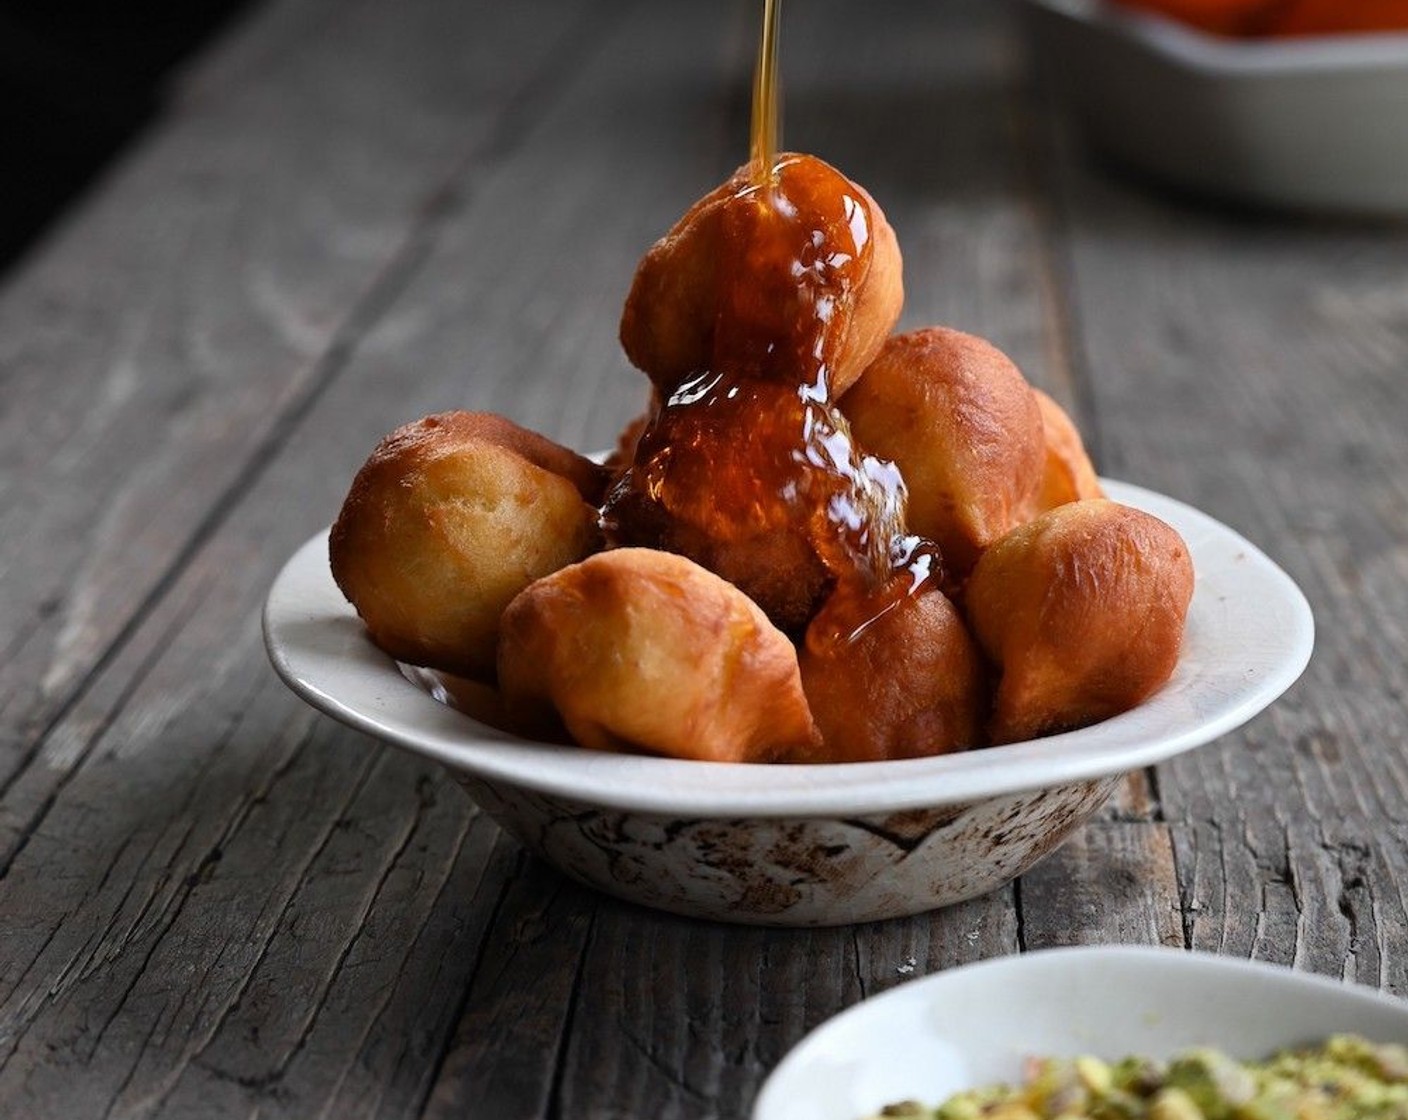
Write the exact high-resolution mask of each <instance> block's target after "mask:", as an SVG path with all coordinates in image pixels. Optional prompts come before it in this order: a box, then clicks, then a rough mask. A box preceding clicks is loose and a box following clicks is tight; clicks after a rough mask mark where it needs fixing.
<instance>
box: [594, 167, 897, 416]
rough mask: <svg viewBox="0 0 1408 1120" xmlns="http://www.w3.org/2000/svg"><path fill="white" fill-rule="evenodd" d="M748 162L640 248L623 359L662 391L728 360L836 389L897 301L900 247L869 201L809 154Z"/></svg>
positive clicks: (884, 330) (857, 366)
mask: <svg viewBox="0 0 1408 1120" xmlns="http://www.w3.org/2000/svg"><path fill="white" fill-rule="evenodd" d="M775 168H776V172H775V174H776V181H775V183H773V184H772V185H770V186H769V185H759V184H757V183H755V182H754V181H753V179H752V178H751V177H750V174H749V168H748V167H747V166H745V167H742V168H739V170H738V171H736V172H735V173H734V175H733V176H732V178H730V179H729V180H728V181H727V182H725V183H724V184H723V185H721V186H720V187H718V188H716V189H715V190H713V191H710V192H709V193H708V194H707V195H705V196H704V197H703V198H701V199H700V200H699V201H698V202H696V203H695V204H694V205H693V206H692V207H690V209H689V211H688V212H687V213H686V214H685V215H684V217H682V218H681V219H680V220H679V221H678V222H677V223H676V224H675V226H674V228H673V229H671V230H670V232H669V233H667V234H666V235H665V236H664V237H663V238H661V239H660V240H659V241H658V242H656V243H655V245H654V246H652V247H651V249H650V250H649V251H648V252H647V253H646V254H645V256H644V257H643V258H642V260H641V262H640V265H639V266H638V267H637V269H636V275H635V280H634V281H633V283H632V285H631V291H630V294H629V295H628V296H627V298H626V306H625V311H624V313H623V314H622V317H621V345H622V346H623V347H624V348H625V351H626V356H627V357H628V358H629V359H630V360H631V362H632V363H633V364H634V365H635V366H637V367H638V368H639V369H641V370H643V371H644V372H645V373H646V374H647V375H649V377H650V379H651V380H652V381H653V382H654V383H655V385H656V387H657V388H658V389H659V390H660V392H661V394H662V395H663V396H665V397H669V396H670V394H671V393H673V392H674V390H675V388H676V387H677V386H678V385H679V384H680V383H681V382H682V381H684V380H685V379H686V378H687V377H689V376H691V375H693V374H697V373H700V372H702V371H704V370H725V371H727V372H729V373H733V374H739V375H743V376H748V377H768V378H777V379H779V380H784V381H791V382H792V383H793V384H802V383H807V384H812V383H814V382H815V381H816V378H817V374H818V373H819V372H821V371H820V370H818V369H817V368H816V366H817V354H818V353H820V356H821V359H822V365H824V367H825V371H824V372H825V376H826V379H827V384H828V386H829V388H830V391H831V393H832V394H833V398H834V397H838V396H840V394H841V393H843V392H845V390H846V388H847V387H848V386H849V385H850V384H851V383H852V382H853V381H854V380H855V379H856V378H857V377H858V376H859V375H860V372H861V370H863V369H864V368H865V367H866V366H867V365H869V364H870V361H871V360H872V359H873V358H874V357H875V355H876V354H877V353H878V352H879V350H880V347H881V346H882V345H883V344H884V341H885V338H886V337H887V336H888V335H889V333H890V331H891V330H893V329H894V325H895V323H896V321H897V320H898V319H899V314H900V307H901V305H902V304H903V302H904V281H903V276H902V272H903V269H902V264H901V260H900V250H899V243H898V242H897V241H896V240H895V234H894V230H892V229H891V228H890V224H889V222H887V221H886V220H885V215H884V214H883V213H882V212H881V210H880V207H879V206H877V205H876V203H875V200H874V199H872V198H871V197H870V195H869V194H868V193H866V191H865V189H864V188H862V187H860V186H858V185H857V184H855V183H853V182H851V181H850V180H849V179H847V178H846V177H845V176H844V175H842V174H841V173H840V172H839V171H837V170H836V169H835V168H833V167H830V166H829V165H827V164H825V163H823V162H822V161H821V160H819V159H817V158H815V157H814V156H803V155H794V154H787V155H782V156H779V157H778V160H777V163H776V164H775Z"/></svg>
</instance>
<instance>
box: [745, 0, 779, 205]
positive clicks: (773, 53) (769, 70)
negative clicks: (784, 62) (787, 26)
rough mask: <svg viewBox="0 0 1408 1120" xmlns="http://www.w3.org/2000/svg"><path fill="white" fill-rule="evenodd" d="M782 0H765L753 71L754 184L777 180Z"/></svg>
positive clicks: (752, 144) (752, 160)
mask: <svg viewBox="0 0 1408 1120" xmlns="http://www.w3.org/2000/svg"><path fill="white" fill-rule="evenodd" d="M781 18H782V0H763V29H762V33H761V35H760V37H759V39H758V61H757V65H756V67H755V68H754V72H753V136H752V143H751V146H750V148H749V153H750V155H751V157H752V159H751V164H752V177H753V181H754V182H755V183H759V184H762V183H767V182H770V181H772V180H773V178H774V167H773V165H774V164H775V163H776V162H777V146H778V143H779V140H780V137H779V136H778V112H777V106H778V78H777V29H778V21H779V20H780V19H781Z"/></svg>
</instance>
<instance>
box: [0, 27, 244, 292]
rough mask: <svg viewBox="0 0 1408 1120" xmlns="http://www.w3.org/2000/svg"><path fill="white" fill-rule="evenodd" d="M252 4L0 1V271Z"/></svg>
mask: <svg viewBox="0 0 1408 1120" xmlns="http://www.w3.org/2000/svg"><path fill="white" fill-rule="evenodd" d="M250 3H251V0H184V2H176V0H165V2H153V3H132V4H124V3H122V2H121V0H115V2H111V3H107V4H99V3H94V2H89V3H77V2H73V0H49V2H44V0H29V2H27V3H23V2H22V3H16V2H14V0H0V141H2V142H3V151H4V153H5V155H4V159H3V162H0V171H2V172H3V176H2V177H0V273H4V272H8V271H9V270H10V269H11V268H12V267H13V266H14V264H15V262H16V261H17V260H18V259H19V257H20V256H22V255H23V253H24V251H25V249H26V248H27V247H28V246H29V245H31V244H33V242H34V241H35V240H36V239H37V238H38V237H39V236H40V235H41V234H42V233H43V231H44V230H45V228H47V226H48V225H49V224H50V223H51V222H52V221H53V220H54V219H55V218H56V217H57V216H58V215H59V214H61V213H62V212H63V210H64V208H65V207H66V206H68V205H69V204H70V203H71V202H73V200H74V199H75V198H76V197H77V196H78V194H79V193H80V192H81V191H82V190H83V187H84V186H85V184H87V183H88V182H90V181H91V180H92V179H93V178H94V177H95V176H96V175H97V174H99V173H100V172H101V170H102V168H103V167H104V165H105V164H106V163H107V162H108V161H109V160H111V159H112V158H113V156H115V155H116V154H117V153H118V152H119V151H121V150H122V148H123V147H125V146H126V145H127V144H129V143H130V142H131V141H132V139H133V138H134V137H135V136H136V135H137V134H138V133H139V132H140V131H141V130H142V128H143V127H145V126H146V125H147V123H148V122H150V121H151V120H152V119H154V118H155V117H156V116H158V115H159V114H160V112H161V106H162V100H163V92H164V89H165V83H166V80H167V78H168V76H169V75H170V74H171V73H172V72H173V70H174V69H175V68H176V67H177V66H178V64H179V63H180V62H181V61H182V60H183V59H185V58H187V57H189V56H190V55H191V54H192V53H194V52H195V51H197V50H199V49H200V47H201V46H202V45H203V44H204V43H206V42H207V41H208V40H209V39H210V38H211V37H212V36H213V35H215V34H217V33H218V32H219V31H220V30H221V29H222V28H223V27H224V26H226V25H227V24H228V23H229V22H230V21H231V20H232V19H233V18H234V17H235V16H236V15H237V14H238V13H239V11H240V10H241V9H243V8H245V7H248V6H249V5H250Z"/></svg>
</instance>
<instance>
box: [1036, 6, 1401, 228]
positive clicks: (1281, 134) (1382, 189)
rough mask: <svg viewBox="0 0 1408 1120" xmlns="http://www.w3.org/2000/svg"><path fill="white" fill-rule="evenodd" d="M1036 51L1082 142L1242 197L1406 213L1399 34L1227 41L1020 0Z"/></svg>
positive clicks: (1139, 19) (1163, 23)
mask: <svg viewBox="0 0 1408 1120" xmlns="http://www.w3.org/2000/svg"><path fill="white" fill-rule="evenodd" d="M1023 7H1024V15H1025V17H1026V18H1025V22H1026V24H1027V31H1028V38H1029V40H1030V44H1031V48H1032V55H1033V59H1034V61H1035V62H1036V64H1037V67H1038V70H1039V72H1040V74H1041V75H1042V77H1043V78H1044V80H1045V81H1046V82H1047V84H1048V85H1049V86H1050V87H1051V88H1052V89H1053V90H1054V91H1055V93H1056V94H1057V96H1058V98H1059V99H1060V100H1061V101H1062V102H1064V103H1065V104H1066V105H1067V106H1068V107H1069V109H1070V110H1071V112H1072V114H1073V116H1074V117H1075V119H1076V121H1077V122H1078V124H1079V126H1080V128H1081V130H1082V131H1083V133H1084V134H1085V136H1086V138H1087V139H1088V140H1089V141H1090V142H1091V143H1092V145H1093V146H1094V147H1095V148H1097V149H1098V150H1100V151H1102V152H1105V153H1107V154H1109V155H1110V156H1112V157H1114V158H1115V159H1116V160H1118V161H1120V162H1122V163H1125V164H1128V165H1129V166H1131V167H1133V168H1137V169H1139V170H1142V171H1144V172H1147V173H1149V174H1150V175H1153V176H1156V177H1158V178H1160V179H1163V180H1166V181H1168V182H1169V183H1172V184H1174V185H1177V186H1180V187H1183V188H1186V189H1191V190H1194V191H1198V192H1202V193H1206V194H1213V195H1218V196H1221V197H1225V198H1230V199H1235V200H1240V201H1243V202H1251V203H1260V204H1266V205H1271V206H1276V207H1282V208H1291V209H1305V210H1321V211H1337V212H1345V213H1358V214H1381V215H1383V214H1395V215H1399V214H1408V33H1401V34H1374V35H1333V36H1320V37H1314V38H1287V39H1267V40H1246V39H1227V38H1219V37H1216V36H1212V35H1208V34H1205V33H1203V32H1201V31H1198V30H1196V29H1194V28H1190V27H1187V26H1184V25H1183V24H1180V23H1176V22H1174V21H1172V20H1169V19H1164V18H1162V17H1160V16H1157V15H1151V14H1146V13H1143V12H1135V11H1129V10H1126V9H1122V8H1120V7H1118V6H1117V5H1116V4H1113V3H1110V2H1108V0H1024V5H1023Z"/></svg>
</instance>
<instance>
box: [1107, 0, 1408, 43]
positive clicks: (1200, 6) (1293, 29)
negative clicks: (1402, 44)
mask: <svg viewBox="0 0 1408 1120" xmlns="http://www.w3.org/2000/svg"><path fill="white" fill-rule="evenodd" d="M1114 2H1115V3H1118V4H1119V5H1120V6H1122V7H1125V8H1135V9H1138V10H1140V11H1146V12H1155V13H1157V14H1159V15H1163V16H1168V17H1169V18H1170V19H1175V20H1178V21H1179V22H1180V23H1185V24H1187V25H1188V26H1190V27H1196V28H1198V29H1200V30H1202V31H1207V32H1210V33H1212V34H1214V35H1227V36H1234V37H1238V38H1253V37H1292V36H1310V35H1335V34H1346V33H1353V32H1372V31H1401V30H1405V29H1408V0H1114Z"/></svg>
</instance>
